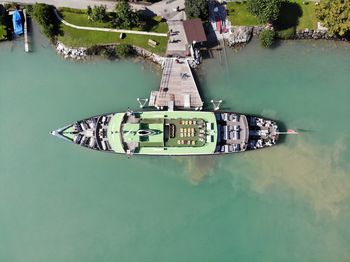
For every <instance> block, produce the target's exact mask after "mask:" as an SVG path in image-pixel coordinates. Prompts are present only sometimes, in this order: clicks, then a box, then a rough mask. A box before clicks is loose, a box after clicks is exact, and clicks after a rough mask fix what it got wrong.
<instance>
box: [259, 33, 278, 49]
mask: <svg viewBox="0 0 350 262" xmlns="http://www.w3.org/2000/svg"><path fill="white" fill-rule="evenodd" d="M259 40H260V44H261V45H262V46H263V47H270V46H272V45H273V43H274V42H275V31H273V30H269V29H265V30H263V31H262V32H261V33H260V35H259Z"/></svg>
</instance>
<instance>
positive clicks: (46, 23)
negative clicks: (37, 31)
mask: <svg viewBox="0 0 350 262" xmlns="http://www.w3.org/2000/svg"><path fill="white" fill-rule="evenodd" d="M33 17H34V19H35V20H36V21H37V22H38V23H39V24H40V26H41V29H42V32H43V33H44V34H45V35H46V36H47V37H48V38H50V39H51V40H53V38H54V37H55V36H56V35H57V34H58V31H59V22H58V20H57V19H56V16H55V14H54V11H53V7H51V6H49V5H47V4H38V3H36V4H35V5H33Z"/></svg>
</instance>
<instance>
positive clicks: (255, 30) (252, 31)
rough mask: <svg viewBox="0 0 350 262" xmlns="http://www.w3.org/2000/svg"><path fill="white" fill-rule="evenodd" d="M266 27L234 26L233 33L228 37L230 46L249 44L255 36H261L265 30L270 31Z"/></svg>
mask: <svg viewBox="0 0 350 262" xmlns="http://www.w3.org/2000/svg"><path fill="white" fill-rule="evenodd" d="M270 28H271V27H270V26H268V25H266V26H233V27H232V30H231V33H230V34H229V35H228V37H227V41H228V45H229V46H232V47H233V46H237V45H242V44H247V43H248V42H249V41H250V39H251V38H252V36H253V35H259V34H260V32H261V31H262V30H264V29H270Z"/></svg>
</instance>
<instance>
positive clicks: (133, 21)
mask: <svg viewBox="0 0 350 262" xmlns="http://www.w3.org/2000/svg"><path fill="white" fill-rule="evenodd" d="M115 14H116V18H115V21H114V24H115V25H116V26H117V27H120V28H131V27H134V26H137V25H138V24H139V16H138V14H137V13H136V12H134V11H133V10H132V9H131V6H130V4H129V1H128V0H118V1H117V4H116V5H115Z"/></svg>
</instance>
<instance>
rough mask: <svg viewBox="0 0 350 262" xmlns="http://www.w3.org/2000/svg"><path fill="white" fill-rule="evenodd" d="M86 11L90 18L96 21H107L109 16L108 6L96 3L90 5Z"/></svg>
mask: <svg viewBox="0 0 350 262" xmlns="http://www.w3.org/2000/svg"><path fill="white" fill-rule="evenodd" d="M86 13H87V15H88V19H89V20H91V21H94V22H104V21H106V18H107V6H105V5H99V6H96V5H95V6H94V7H93V8H91V7H90V6H88V7H87V11H86Z"/></svg>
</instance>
